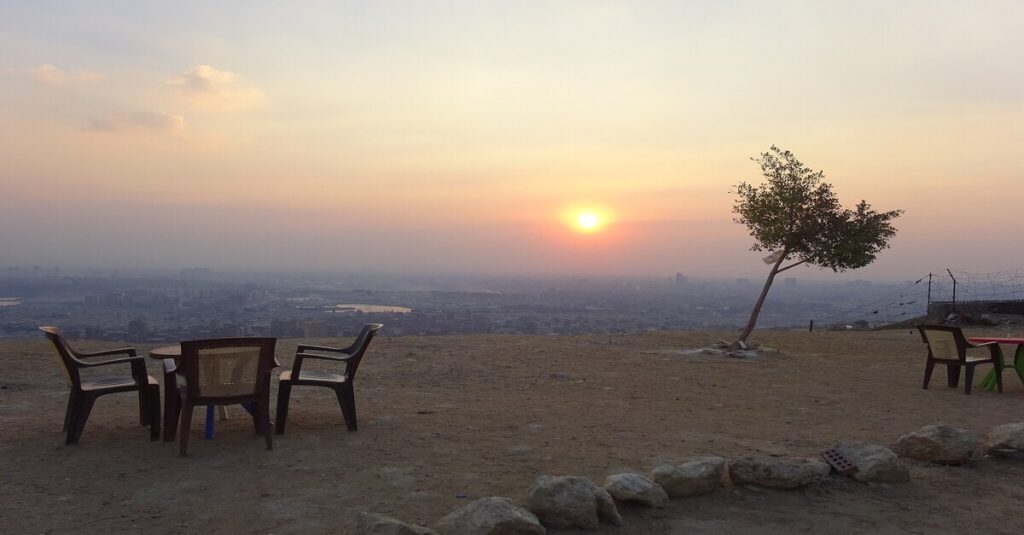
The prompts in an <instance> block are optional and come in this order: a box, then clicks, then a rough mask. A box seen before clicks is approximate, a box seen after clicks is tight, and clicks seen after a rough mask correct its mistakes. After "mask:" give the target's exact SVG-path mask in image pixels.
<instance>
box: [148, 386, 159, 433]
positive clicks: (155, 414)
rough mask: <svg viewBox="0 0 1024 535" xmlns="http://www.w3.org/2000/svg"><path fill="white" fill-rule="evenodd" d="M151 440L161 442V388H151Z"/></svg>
mask: <svg viewBox="0 0 1024 535" xmlns="http://www.w3.org/2000/svg"><path fill="white" fill-rule="evenodd" d="M148 390H149V439H150V440H160V387H159V386H158V385H150V387H149V389H148Z"/></svg>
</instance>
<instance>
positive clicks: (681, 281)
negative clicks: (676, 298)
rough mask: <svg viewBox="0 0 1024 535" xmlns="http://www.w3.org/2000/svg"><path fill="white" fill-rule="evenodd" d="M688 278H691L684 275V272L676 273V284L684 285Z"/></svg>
mask: <svg viewBox="0 0 1024 535" xmlns="http://www.w3.org/2000/svg"><path fill="white" fill-rule="evenodd" d="M688 280H689V278H687V277H686V275H683V274H682V273H676V286H682V285H684V284H686V282H687V281H688Z"/></svg>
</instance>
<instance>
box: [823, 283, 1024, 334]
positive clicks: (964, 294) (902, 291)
mask: <svg viewBox="0 0 1024 535" xmlns="http://www.w3.org/2000/svg"><path fill="white" fill-rule="evenodd" d="M1006 301H1024V269H1016V270H1011V271H999V272H995V273H972V272H968V271H963V270H954V269H947V270H945V272H941V273H929V274H927V275H924V276H923V277H920V278H918V279H917V280H915V281H913V282H908V283H906V284H905V285H903V286H901V287H899V288H897V289H895V290H893V291H892V292H890V293H889V294H887V295H884V296H882V297H873V298H871V299H867V300H864V301H863V302H859V303H855V304H852V305H851V306H850V307H848V308H845V309H842V310H840V311H838V312H834V313H831V314H829V315H827V316H826V317H822V318H817V319H816V320H815V323H817V324H820V325H822V326H825V327H827V328H869V327H877V326H881V325H886V324H892V323H898V322H901V321H905V320H910V319H914V318H920V317H922V316H925V315H927V314H928V309H929V305H931V304H932V303H936V302H943V303H953V304H954V306H955V305H956V304H962V303H984V302H1006Z"/></svg>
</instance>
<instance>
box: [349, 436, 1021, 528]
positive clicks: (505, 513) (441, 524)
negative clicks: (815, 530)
mask: <svg viewBox="0 0 1024 535" xmlns="http://www.w3.org/2000/svg"><path fill="white" fill-rule="evenodd" d="M834 449H835V450H836V451H837V452H838V453H839V454H840V455H841V456H842V457H845V458H846V459H847V460H849V461H850V462H851V463H852V464H853V465H855V466H856V467H857V470H856V471H855V472H853V473H852V474H850V477H851V478H852V479H854V480H857V481H865V482H875V483H902V482H905V481H909V480H910V470H909V469H908V468H907V467H906V466H905V465H904V464H903V463H902V462H901V460H900V458H901V457H903V458H910V459H917V460H921V461H927V462H931V463H939V464H953V465H960V464H967V463H969V462H970V461H972V460H974V459H977V458H978V457H979V456H980V455H984V454H985V453H990V454H999V455H1000V456H1006V455H1009V454H1018V455H1024V422H1021V423H1014V424H1006V425H1000V426H997V427H995V428H993V429H992V430H991V431H990V432H989V433H988V435H987V439H986V440H985V442H984V445H982V443H981V441H980V440H979V439H978V438H977V436H975V435H974V433H972V432H970V431H967V430H964V429H958V428H955V427H950V426H948V425H941V424H940V425H931V426H927V427H924V428H922V429H920V430H918V431H914V432H913V433H908V434H906V435H903V436H901V437H900V438H899V439H898V440H897V441H896V443H895V444H894V445H893V448H892V449H889V448H887V447H885V446H882V445H879V444H869V443H864V442H839V443H838V444H836V445H835V446H834ZM830 462H836V461H835V460H832V461H830ZM831 470H832V469H831V466H829V464H828V463H826V462H824V461H822V460H820V459H816V458H780V457H756V456H747V457H741V458H739V459H735V460H733V461H727V460H726V459H724V458H722V457H698V458H694V459H690V460H688V461H685V462H682V463H680V464H667V465H662V466H658V467H657V468H655V469H654V470H653V472H652V473H651V477H650V478H648V477H647V476H645V475H643V474H638V473H634V472H627V473H620V474H613V475H611V476H608V480H607V482H606V483H605V486H604V487H603V488H602V487H599V486H597V485H596V484H594V483H593V482H592V481H591V480H589V479H587V478H585V477H578V476H551V475H543V476H540V477H538V478H537V479H536V480H535V481H534V483H533V485H532V486H531V487H530V489H529V491H528V495H529V497H528V499H527V503H526V506H525V507H523V506H521V505H519V504H516V503H515V502H513V501H512V500H510V499H508V498H501V497H490V498H481V499H479V500H476V501H473V502H471V503H469V504H468V505H466V506H465V507H462V508H459V509H456V510H455V511H453V512H451V513H450V514H448V515H447V516H445V517H444V518H442V519H440V520H439V521H438V522H437V524H436V526H435V528H436V529H437V531H434V530H432V529H429V528H426V527H423V526H415V525H409V524H406V523H404V522H401V521H399V520H396V519H394V518H390V517H386V516H382V515H376V514H371V513H359V514H358V515H356V518H355V521H354V522H353V524H352V525H351V527H350V529H349V530H348V531H347V533H352V534H354V535H537V534H545V533H547V528H548V527H550V528H554V529H572V528H580V529H584V530H593V529H597V528H598V527H599V525H600V524H601V523H602V522H605V523H609V524H614V525H620V524H622V522H623V519H622V516H621V515H620V514H619V511H618V508H617V506H616V503H615V502H616V501H619V502H623V503H633V504H639V505H643V506H646V507H664V506H665V505H666V504H667V503H668V502H669V499H670V498H685V497H690V496H698V495H701V494H707V493H709V492H713V491H714V490H715V489H717V488H719V487H721V486H723V485H756V486H760V487H766V488H772V489H782V490H788V489H796V488H799V487H802V486H805V485H810V484H821V483H824V482H826V481H828V480H829V479H830V478H832V477H833V476H832V475H831ZM844 473H845V472H844Z"/></svg>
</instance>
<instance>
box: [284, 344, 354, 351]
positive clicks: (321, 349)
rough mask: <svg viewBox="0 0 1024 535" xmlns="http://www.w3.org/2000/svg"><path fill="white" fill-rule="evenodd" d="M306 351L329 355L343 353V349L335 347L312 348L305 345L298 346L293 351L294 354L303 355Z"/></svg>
mask: <svg viewBox="0 0 1024 535" xmlns="http://www.w3.org/2000/svg"><path fill="white" fill-rule="evenodd" d="M307 350H313V351H329V352H331V353H344V352H345V350H344V349H341V348H337V347H327V346H313V345H307V344H299V347H298V348H296V349H295V352H296V353H303V352H305V351H307Z"/></svg>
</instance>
